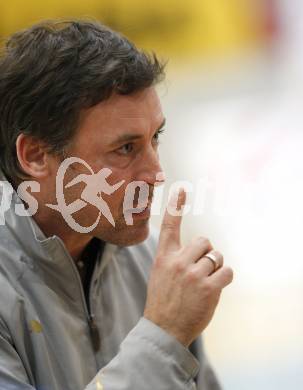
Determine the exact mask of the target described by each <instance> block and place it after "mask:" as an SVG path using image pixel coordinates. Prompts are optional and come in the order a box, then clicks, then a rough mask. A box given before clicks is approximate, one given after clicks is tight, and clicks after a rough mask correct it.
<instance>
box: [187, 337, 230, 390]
mask: <svg viewBox="0 0 303 390" xmlns="http://www.w3.org/2000/svg"><path fill="white" fill-rule="evenodd" d="M189 350H190V351H191V352H192V354H193V355H194V356H195V357H196V358H197V359H198V360H199V362H200V370H199V372H198V375H197V376H196V378H195V382H196V383H197V390H222V387H221V384H220V382H219V380H218V378H217V376H216V374H215V371H214V369H213V367H212V366H211V364H210V362H209V360H208V358H207V356H206V354H205V351H204V345H203V340H202V337H199V338H197V339H196V340H195V341H194V342H193V343H192V344H191V345H190V347H189Z"/></svg>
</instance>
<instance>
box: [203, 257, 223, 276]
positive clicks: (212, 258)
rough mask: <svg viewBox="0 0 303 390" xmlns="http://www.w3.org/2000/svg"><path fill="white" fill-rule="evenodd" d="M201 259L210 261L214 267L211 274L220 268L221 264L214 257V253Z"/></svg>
mask: <svg viewBox="0 0 303 390" xmlns="http://www.w3.org/2000/svg"><path fill="white" fill-rule="evenodd" d="M203 257H206V258H207V259H208V260H210V261H211V262H212V263H213V266H214V270H213V272H216V271H217V270H218V269H219V268H220V267H221V264H220V263H219V262H218V260H217V258H216V255H215V254H214V253H211V252H209V253H207V254H206V255H204V256H203Z"/></svg>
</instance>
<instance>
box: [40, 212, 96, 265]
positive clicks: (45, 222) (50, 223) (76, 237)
mask: <svg viewBox="0 0 303 390" xmlns="http://www.w3.org/2000/svg"><path fill="white" fill-rule="evenodd" d="M33 218H34V220H35V222H36V223H37V225H38V226H39V228H40V229H41V230H42V232H43V234H44V235H45V236H46V237H51V236H53V235H56V236H58V237H59V238H61V240H62V241H63V242H64V245H65V247H66V249H67V251H68V252H69V254H70V255H71V257H72V258H73V260H74V261H75V262H76V261H77V260H79V259H80V257H81V254H82V252H83V251H84V249H85V247H86V246H87V244H88V243H89V242H90V241H91V239H92V237H91V236H89V235H87V234H81V233H78V232H75V231H74V230H72V229H71V228H69V226H67V224H66V222H65V221H64V220H63V218H62V216H61V215H60V214H59V213H57V212H56V211H54V210H51V209H49V208H46V210H45V208H41V209H40V210H39V211H38V212H37V213H36V214H35V215H34V216H33Z"/></svg>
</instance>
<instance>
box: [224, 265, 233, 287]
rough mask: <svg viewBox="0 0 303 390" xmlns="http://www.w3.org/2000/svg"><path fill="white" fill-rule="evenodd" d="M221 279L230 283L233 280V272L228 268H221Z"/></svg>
mask: <svg viewBox="0 0 303 390" xmlns="http://www.w3.org/2000/svg"><path fill="white" fill-rule="evenodd" d="M222 272H223V277H224V279H225V281H226V282H228V283H231V282H232V281H233V278H234V271H233V270H232V269H231V268H230V267H224V268H222Z"/></svg>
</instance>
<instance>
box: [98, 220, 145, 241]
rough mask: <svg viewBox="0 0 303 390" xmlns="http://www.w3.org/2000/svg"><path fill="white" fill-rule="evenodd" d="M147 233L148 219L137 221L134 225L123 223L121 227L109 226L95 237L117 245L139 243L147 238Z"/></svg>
mask: <svg viewBox="0 0 303 390" xmlns="http://www.w3.org/2000/svg"><path fill="white" fill-rule="evenodd" d="M148 235H149V220H141V221H137V222H136V223H135V224H134V225H130V226H128V225H124V226H123V227H116V228H114V227H111V229H108V230H107V231H104V230H103V231H102V232H100V233H99V234H98V232H95V237H98V238H99V239H101V240H103V241H105V242H109V243H111V244H114V245H118V246H130V245H136V244H140V243H141V242H143V241H144V240H146V239H147V237H148Z"/></svg>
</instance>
